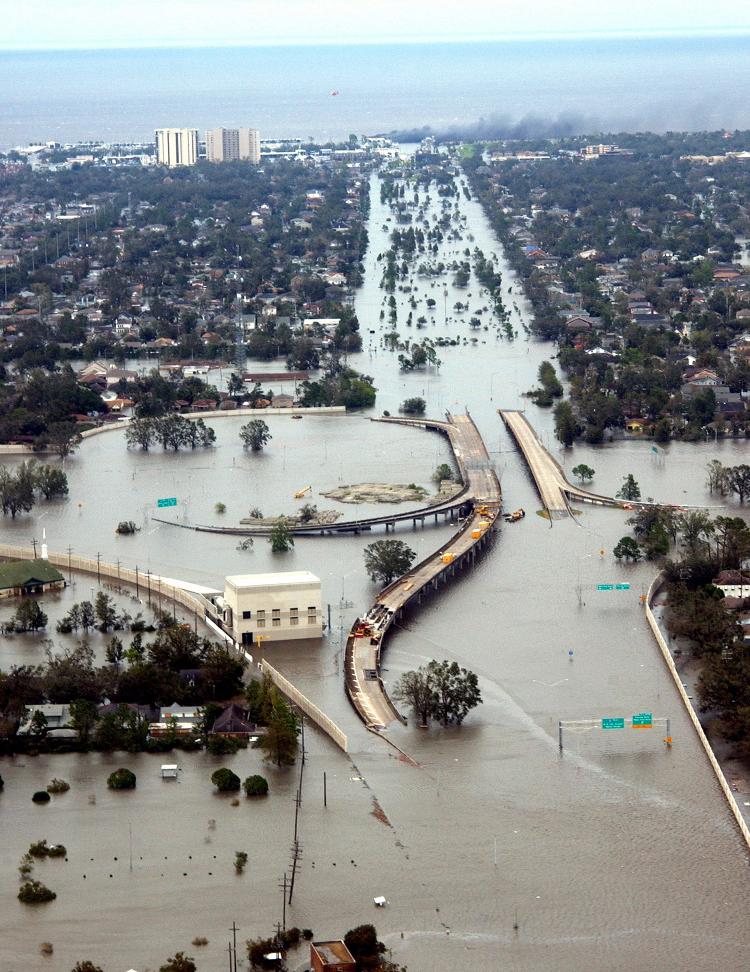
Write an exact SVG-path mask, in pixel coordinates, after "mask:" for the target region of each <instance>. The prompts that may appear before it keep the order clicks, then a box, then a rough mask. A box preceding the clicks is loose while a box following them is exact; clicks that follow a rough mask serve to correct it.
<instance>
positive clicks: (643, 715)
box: [630, 712, 654, 729]
mask: <svg viewBox="0 0 750 972" xmlns="http://www.w3.org/2000/svg"><path fill="white" fill-rule="evenodd" d="M630 724H631V726H632V727H633V729H651V728H652V727H653V724H654V721H653V716H652V714H651V713H650V712H636V714H635V715H634V716H633V718H632V719H631V720H630Z"/></svg>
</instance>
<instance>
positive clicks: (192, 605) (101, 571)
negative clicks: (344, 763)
mask: <svg viewBox="0 0 750 972" xmlns="http://www.w3.org/2000/svg"><path fill="white" fill-rule="evenodd" d="M32 556H33V555H32V553H31V551H30V550H29V548H28V547H18V546H15V545H13V544H10V543H0V558H4V559H8V560H30V559H31V557H32ZM47 560H48V561H49V563H51V564H53V565H54V566H55V567H57V568H58V570H60V572H61V573H65V572H66V571H78V572H82V573H85V574H92V575H94V576H95V577H99V578H106V579H107V580H115V581H118V582H120V583H122V584H130V585H132V586H133V587H137V588H138V590H139V591H144V592H146V591H150V594H151V598H152V599H153V600H154V601H156V600H157V599H164V598H166V599H167V600H171V601H173V602H174V603H175V604H179V605H180V606H181V607H183V608H185V609H186V610H187V611H189V612H190V613H191V614H192V615H193V618H194V619H195V622H196V623H197V621H198V619H200V620H201V622H203V621H204V614H205V612H204V608H203V604H202V603H201V601H200V600H199V599H198V598H197V597H195V596H194V595H193V594H190V593H189V592H188V591H184V590H183V589H182V588H181V587H175V586H174V585H173V584H168V583H166V582H165V581H164V580H163V579H162V578H161V577H159V576H158V575H157V574H151V573H145V574H144V572H143V571H141V570H139V571H138V572H137V573H136V571H134V570H131V569H130V568H129V567H123V566H122V565H121V564H120V565H118V564H109V563H106V562H104V561H99V563H97V561H96V560H95V559H92V558H90V557H78V556H73V555H69V554H66V553H50V554H49V555H48V557H47ZM219 633H221V632H219ZM238 650H239V652H240V653H241V654H242V655H244V656H245V657H248V656H247V653H246V652H245V651H244V649H242V648H241V647H239V646H238ZM250 657H251V656H250ZM261 671H262V672H263V673H264V674H266V675H269V676H270V677H271V679H272V681H273V683H274V684H275V685H277V686H278V688H279V689H280V690H281V691H282V692H283V693H284V695H286V696H287V698H288V699H290V700H291V701H292V702H294V704H295V705H296V706H297V707H298V708H300V709H301V710H302V711H303V712H304V713H305V715H307V716H309V718H310V719H312V721H313V722H314V723H315V724H316V725H317V726H318V727H319V728H320V729H322V730H323V732H325V733H326V734H327V735H329V736H330V737H331V739H333V741H334V742H335V743H336V745H337V746H339V747H340V748H341V749H343V751H344V752H347V745H348V743H347V738H346V735H345V734H344V733H343V732H342V731H341V729H339V727H338V726H337V725H336V723H335V722H333V720H332V719H329V718H328V716H327V715H325V713H324V712H322V711H321V710H320V709H319V708H318V707H317V705H315V703H314V702H311V701H310V700H309V699H308V698H306V697H305V696H304V695H303V694H302V693H301V692H300V691H299V689H297V688H295V686H294V685H292V683H291V682H290V681H289V680H288V679H286V678H284V676H283V675H282V674H281V672H278V671H277V670H276V669H275V668H274V667H273V666H272V665H269V664H268V662H267V661H265V660H264V661H263V662H261Z"/></svg>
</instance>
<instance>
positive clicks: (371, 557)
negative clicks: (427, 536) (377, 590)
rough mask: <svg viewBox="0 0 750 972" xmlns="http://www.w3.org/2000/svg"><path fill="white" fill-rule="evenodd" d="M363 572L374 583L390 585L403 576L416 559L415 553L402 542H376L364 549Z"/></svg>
mask: <svg viewBox="0 0 750 972" xmlns="http://www.w3.org/2000/svg"><path fill="white" fill-rule="evenodd" d="M364 556H365V570H366V571H367V573H368V574H369V575H370V578H371V579H372V580H373V581H375V582H376V583H378V582H380V583H383V584H390V582H391V581H392V580H393V578H394V577H399V576H401V574H405V573H406V572H407V570H409V568H410V567H411V565H412V563H413V562H414V560H415V559H416V556H417V554H416V552H415V551H414V550H412V549H411V547H409V546H408V545H407V544H405V543H404V542H403V540H376V541H375V543H371V544H369V545H368V546H367V547H365V552H364Z"/></svg>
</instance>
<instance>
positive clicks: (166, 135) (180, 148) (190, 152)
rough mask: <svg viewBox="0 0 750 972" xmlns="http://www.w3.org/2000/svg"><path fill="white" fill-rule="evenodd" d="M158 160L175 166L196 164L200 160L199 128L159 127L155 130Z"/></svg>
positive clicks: (160, 162) (162, 163)
mask: <svg viewBox="0 0 750 972" xmlns="http://www.w3.org/2000/svg"><path fill="white" fill-rule="evenodd" d="M155 141H156V161H157V162H158V163H159V164H160V165H168V166H169V167H170V168H174V167H175V166H178V165H195V163H196V162H197V160H198V129H197V128H157V129H156V132H155Z"/></svg>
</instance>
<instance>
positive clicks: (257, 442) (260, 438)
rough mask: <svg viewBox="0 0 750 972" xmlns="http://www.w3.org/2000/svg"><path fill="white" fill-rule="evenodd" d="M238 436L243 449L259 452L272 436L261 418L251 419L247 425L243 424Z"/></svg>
mask: <svg viewBox="0 0 750 972" xmlns="http://www.w3.org/2000/svg"><path fill="white" fill-rule="evenodd" d="M240 438H241V439H242V444H243V446H244V448H245V449H252V451H253V452H260V450H261V449H262V448H263V446H264V445H265V444H266V443H267V442H270V441H271V439H272V438H273V436H272V435H271V432H270V431H269V428H268V426H267V425H266V423H265V422H264V421H263V419H251V420H250V421H249V422H248V423H247V425H243V426H242V428H241V429H240Z"/></svg>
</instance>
